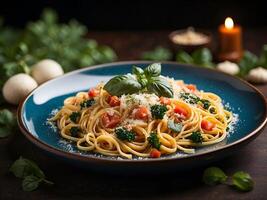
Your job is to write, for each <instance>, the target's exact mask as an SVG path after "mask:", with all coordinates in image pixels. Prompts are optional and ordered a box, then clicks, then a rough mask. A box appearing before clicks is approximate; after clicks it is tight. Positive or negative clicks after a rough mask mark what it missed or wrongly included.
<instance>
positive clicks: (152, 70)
mask: <svg viewBox="0 0 267 200" xmlns="http://www.w3.org/2000/svg"><path fill="white" fill-rule="evenodd" d="M144 72H145V75H146V77H147V78H150V77H157V76H159V75H160V73H161V64H160V63H153V64H151V65H149V66H148V67H147V68H146V69H145V71H144Z"/></svg>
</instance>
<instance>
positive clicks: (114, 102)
mask: <svg viewBox="0 0 267 200" xmlns="http://www.w3.org/2000/svg"><path fill="white" fill-rule="evenodd" d="M108 103H109V105H110V106H111V107H115V106H119V105H120V104H121V102H120V99H119V97H117V96H109V97H108Z"/></svg>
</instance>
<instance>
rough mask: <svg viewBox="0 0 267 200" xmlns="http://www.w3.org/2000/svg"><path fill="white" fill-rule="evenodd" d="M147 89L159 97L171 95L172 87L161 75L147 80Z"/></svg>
mask: <svg viewBox="0 0 267 200" xmlns="http://www.w3.org/2000/svg"><path fill="white" fill-rule="evenodd" d="M147 90H148V92H150V93H155V94H156V95H157V96H159V97H161V96H163V97H169V98H170V97H173V89H172V88H171V86H170V84H169V83H168V82H167V81H166V80H165V79H164V78H162V77H154V78H153V79H151V81H150V82H148V85H147Z"/></svg>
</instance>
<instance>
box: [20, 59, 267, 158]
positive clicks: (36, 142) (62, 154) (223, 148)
mask: <svg viewBox="0 0 267 200" xmlns="http://www.w3.org/2000/svg"><path fill="white" fill-rule="evenodd" d="M158 62H159V63H162V64H172V65H184V66H186V67H190V68H194V69H195V68H197V69H200V68H201V69H202V70H206V71H213V72H216V73H219V74H224V75H226V76H228V77H229V78H234V79H236V80H238V81H241V82H242V83H244V84H245V85H247V86H248V87H250V88H251V89H253V90H254V91H255V92H256V93H257V94H258V95H259V96H260V97H261V99H262V100H263V102H265V104H264V105H265V106H264V116H265V117H264V118H263V120H262V121H261V123H260V125H259V126H258V127H257V128H256V129H254V130H253V131H250V132H249V133H248V134H247V135H246V136H245V137H243V138H241V139H239V140H237V141H235V142H233V143H231V144H227V145H224V146H221V147H218V148H216V149H211V150H208V151H205V152H201V153H197V154H189V155H187V156H183V157H164V158H163V157H162V158H157V159H109V158H105V157H97V156H86V155H81V154H76V153H71V152H67V151H63V150H61V149H58V148H55V147H53V146H51V145H49V144H47V143H45V142H43V141H42V140H40V139H39V138H37V137H34V136H33V134H32V133H31V132H30V131H29V130H28V129H27V128H26V127H25V126H24V122H23V120H22V114H23V113H22V110H23V108H24V105H25V103H26V101H27V100H28V99H29V97H30V96H31V95H32V94H33V93H34V92H35V91H36V90H38V89H40V88H42V87H43V86H45V85H47V84H50V83H52V82H53V81H55V80H59V79H61V78H64V77H66V76H70V75H72V74H76V73H79V72H82V71H87V70H88V69H89V70H93V69H97V68H105V67H110V66H113V65H123V64H150V63H154V62H153V61H143V60H138V61H119V62H112V63H104V64H99V65H92V66H88V67H85V68H82V69H78V70H74V71H71V72H68V73H66V74H64V75H62V76H60V77H57V78H55V79H52V80H49V81H47V82H45V83H43V84H41V85H40V86H38V87H37V88H35V89H34V90H33V91H32V92H31V93H29V94H28V95H27V96H26V97H25V98H24V99H23V101H21V102H20V104H19V106H18V110H17V122H18V125H19V128H20V130H21V132H22V133H23V135H24V136H25V137H26V138H27V139H28V140H29V141H30V142H31V143H33V144H34V145H36V146H37V147H39V148H41V149H42V150H45V151H47V152H49V153H52V154H55V155H57V156H60V157H63V158H66V159H72V160H78V161H83V162H90V163H91V162H109V163H110V162H111V163H129V162H130V163H147V162H167V161H174V160H189V159H194V158H198V157H205V156H211V155H213V154H216V153H219V152H221V151H226V150H230V149H231V148H234V147H235V146H240V145H242V144H245V143H246V142H249V141H251V140H252V139H255V138H256V137H257V136H258V135H259V134H260V133H261V132H262V130H263V128H264V127H265V126H266V123H267V105H266V103H267V102H266V98H265V96H264V95H263V94H262V92H261V91H260V90H259V89H258V88H256V87H255V86H253V85H251V84H250V83H248V82H247V81H245V80H243V79H241V78H239V77H236V76H232V75H229V74H227V73H224V72H221V71H217V70H215V69H212V68H203V67H201V66H198V65H191V64H184V63H178V62H174V61H158Z"/></svg>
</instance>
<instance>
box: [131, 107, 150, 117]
mask: <svg viewBox="0 0 267 200" xmlns="http://www.w3.org/2000/svg"><path fill="white" fill-rule="evenodd" d="M134 118H135V119H141V120H147V118H148V109H147V108H146V107H144V106H140V107H138V108H136V109H135V110H134Z"/></svg>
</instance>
